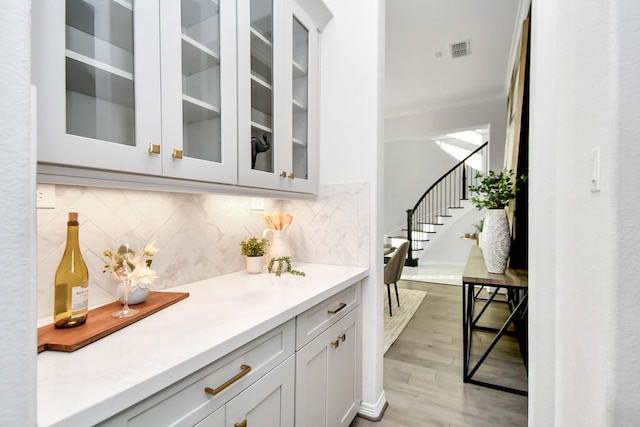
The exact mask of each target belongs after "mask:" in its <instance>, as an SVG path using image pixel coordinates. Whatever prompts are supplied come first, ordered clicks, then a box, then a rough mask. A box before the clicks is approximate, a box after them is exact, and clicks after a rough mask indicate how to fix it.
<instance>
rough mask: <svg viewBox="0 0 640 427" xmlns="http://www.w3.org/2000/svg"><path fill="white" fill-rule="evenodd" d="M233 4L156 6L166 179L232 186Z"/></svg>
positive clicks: (217, 0)
mask: <svg viewBox="0 0 640 427" xmlns="http://www.w3.org/2000/svg"><path fill="white" fill-rule="evenodd" d="M233 3H234V2H233V1H230V0H180V1H177V0H165V1H162V2H160V8H161V10H160V17H161V33H162V34H161V37H162V38H161V47H162V54H161V57H162V69H161V74H162V94H163V99H162V117H163V119H162V137H163V140H164V141H165V142H164V146H165V147H166V149H165V151H164V152H163V165H162V168H163V174H164V175H166V176H172V177H178V178H190V179H196V180H202V181H212V182H226V183H235V182H236V179H237V178H236V168H237V163H236V159H237V155H236V149H235V147H236V145H235V140H236V138H237V137H236V135H237V131H236V121H235V120H236V119H235V117H236V105H237V104H236V99H235V98H236V90H235V87H236V86H235V82H236V76H235V74H236V67H235V61H236V59H235V45H234V42H235V31H236V30H235V29H236V26H235V5H234V4H233ZM222 17H224V18H222Z"/></svg>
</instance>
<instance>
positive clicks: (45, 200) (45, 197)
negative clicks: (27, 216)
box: [36, 184, 56, 209]
mask: <svg viewBox="0 0 640 427" xmlns="http://www.w3.org/2000/svg"><path fill="white" fill-rule="evenodd" d="M55 207H56V186H55V184H38V185H37V187H36V208H37V209H54V208H55Z"/></svg>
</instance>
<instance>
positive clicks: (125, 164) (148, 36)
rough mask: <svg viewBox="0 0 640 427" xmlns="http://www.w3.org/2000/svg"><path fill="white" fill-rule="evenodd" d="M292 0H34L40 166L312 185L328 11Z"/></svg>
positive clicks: (302, 188) (94, 173)
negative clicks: (322, 36)
mask: <svg viewBox="0 0 640 427" xmlns="http://www.w3.org/2000/svg"><path fill="white" fill-rule="evenodd" d="M298 1H303V2H304V3H305V9H304V10H303V8H302V7H300V6H299V5H298V3H297V2H296V1H294V0H160V1H159V2H158V1H141V0H137V1H134V0H33V26H32V28H33V29H32V47H33V49H32V51H33V67H32V69H33V83H34V84H35V86H36V87H37V94H38V100H37V102H38V111H37V114H38V119H37V120H38V162H39V164H40V165H41V167H45V165H46V168H47V171H49V170H50V169H51V168H58V169H57V172H56V173H54V174H53V175H64V174H65V173H67V172H66V171H71V170H70V169H65V168H66V167H67V166H71V167H73V168H74V169H73V174H74V176H81V177H87V178H93V177H99V176H100V171H112V172H117V173H122V175H121V177H120V176H118V177H117V178H115V180H116V182H115V183H114V185H117V182H125V181H129V182H137V180H138V179H140V176H141V175H146V176H151V177H168V178H175V179H178V180H185V181H183V182H184V183H186V181H192V182H195V181H197V182H203V183H223V184H240V185H243V186H249V187H258V188H266V189H276V190H284V191H297V192H307V193H314V192H316V191H317V181H318V172H317V171H318V168H317V161H318V154H317V151H318V134H319V126H318V115H319V111H318V72H319V65H318V55H319V52H318V34H319V28H320V26H323V25H324V24H326V21H327V20H328V19H330V17H331V14H330V12H329V11H328V10H327V9H326V7H325V6H324V3H322V1H319V0H318V1H316V0H298ZM307 9H309V10H311V11H312V12H313V14H314V18H315V20H314V19H312V18H311V17H310V16H309V15H307V14H306V13H305V10H307ZM318 17H319V18H318ZM318 21H320V22H321V25H318V23H317V22H318ZM49 175H51V174H49ZM110 176H112V175H110ZM166 182H168V185H171V186H173V187H175V186H176V185H177V184H176V183H177V182H178V181H175V180H171V181H168V180H167V181H166ZM169 183H170V184H169ZM185 185H186V184H185Z"/></svg>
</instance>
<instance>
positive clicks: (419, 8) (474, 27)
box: [385, 0, 526, 117]
mask: <svg viewBox="0 0 640 427" xmlns="http://www.w3.org/2000/svg"><path fill="white" fill-rule="evenodd" d="M524 1H526V0H387V1H386V8H387V10H386V71H385V86H386V87H385V115H386V116H387V117H394V116H400V115H404V114H409V113H415V112H423V111H431V110H436V109H441V108H443V107H446V106H454V105H460V104H464V103H469V102H474V101H480V100H484V99H487V100H488V99H493V98H496V97H503V96H505V95H506V93H507V87H508V85H507V82H508V77H507V76H508V75H510V71H509V69H510V61H509V58H510V57H511V55H512V49H516V47H515V42H514V40H515V39H516V37H519V27H520V23H519V22H517V21H519V20H520V19H519V16H520V14H521V11H520V8H521V7H522V6H521V3H523V2H524ZM463 40H469V43H470V55H469V56H465V57H461V58H456V59H451V57H450V54H449V45H450V44H451V43H455V42H459V41H463ZM436 52H441V53H442V56H441V57H440V58H436V57H435V56H434V54H435V53H436Z"/></svg>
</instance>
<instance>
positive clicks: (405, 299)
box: [383, 285, 427, 354]
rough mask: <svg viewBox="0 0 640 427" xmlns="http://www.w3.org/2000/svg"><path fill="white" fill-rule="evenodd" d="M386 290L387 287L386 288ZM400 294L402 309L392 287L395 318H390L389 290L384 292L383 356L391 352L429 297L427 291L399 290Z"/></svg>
mask: <svg viewBox="0 0 640 427" xmlns="http://www.w3.org/2000/svg"><path fill="white" fill-rule="evenodd" d="M385 288H386V286H385ZM398 293H399V294H400V307H398V302H397V301H396V294H395V291H394V289H393V285H392V286H391V304H392V305H393V307H392V310H393V317H391V316H389V300H388V298H387V290H386V289H385V290H384V351H383V354H384V353H386V352H387V350H389V347H391V345H392V344H393V343H394V342H395V340H396V339H398V337H399V336H400V334H401V333H402V331H403V330H404V328H405V327H406V326H407V323H409V320H411V318H412V317H413V315H414V314H415V313H416V310H418V307H420V304H422V301H423V300H424V298H425V297H426V296H427V293H426V292H425V291H417V290H414V289H403V288H398Z"/></svg>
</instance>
